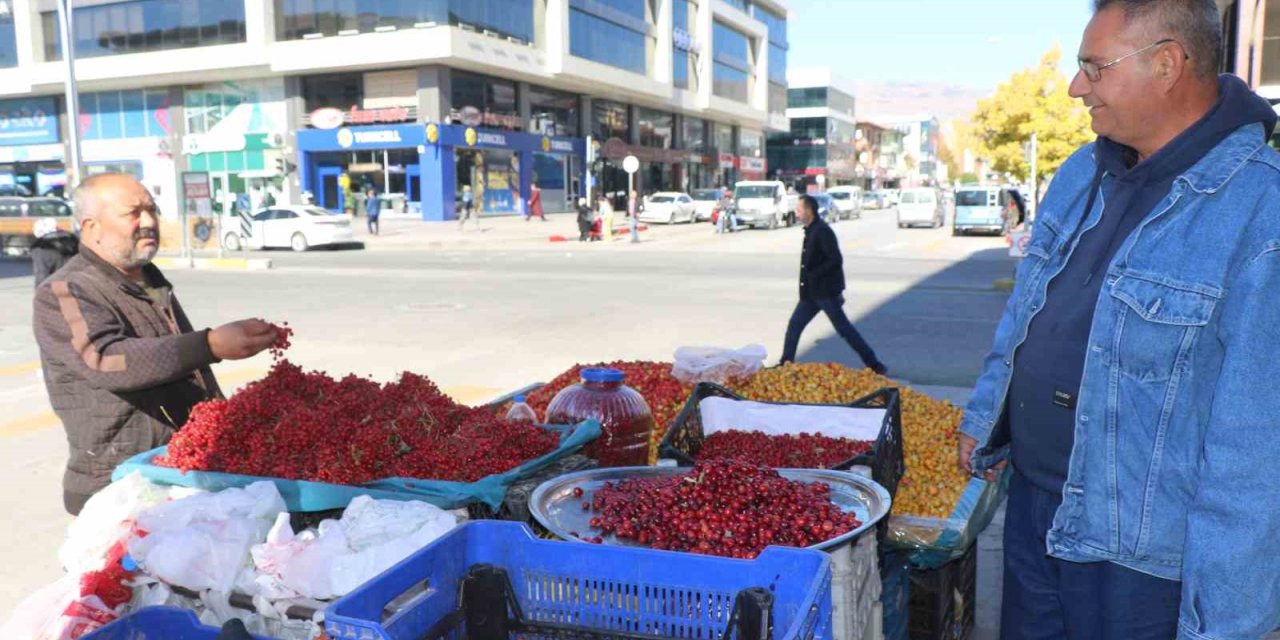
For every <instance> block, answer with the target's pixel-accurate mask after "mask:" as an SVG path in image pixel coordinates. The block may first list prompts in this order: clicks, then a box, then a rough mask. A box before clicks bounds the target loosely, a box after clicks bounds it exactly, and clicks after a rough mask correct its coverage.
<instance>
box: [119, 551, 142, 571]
mask: <svg viewBox="0 0 1280 640" xmlns="http://www.w3.org/2000/svg"><path fill="white" fill-rule="evenodd" d="M120 568H121V569H124V570H125V571H129V572H133V571H137V570H138V563H137V562H136V561H134V559H133V556H131V555H129V554H127V553H126V554H125V555H124V557H122V558H120Z"/></svg>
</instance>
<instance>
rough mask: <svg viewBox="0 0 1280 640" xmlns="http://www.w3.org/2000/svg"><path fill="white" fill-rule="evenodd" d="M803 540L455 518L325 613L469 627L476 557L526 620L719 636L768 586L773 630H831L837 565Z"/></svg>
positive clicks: (341, 632)
mask: <svg viewBox="0 0 1280 640" xmlns="http://www.w3.org/2000/svg"><path fill="white" fill-rule="evenodd" d="M830 562H831V561H830V560H829V559H828V558H827V555H826V554H824V553H821V552H818V551H812V550H808V549H789V548H782V547H769V548H767V549H765V550H764V552H763V553H761V554H760V556H759V557H757V558H756V559H755V560H733V559H727V558H718V557H713V556H703V555H693V554H684V553H674V552H668V551H654V550H649V549H639V548H630V547H614V546H604V545H584V544H581V543H577V542H558V541H549V540H538V539H536V538H534V536H533V532H532V531H530V529H529V528H528V527H527V526H526V525H524V524H522V523H515V522H502V521H478V522H471V523H469V524H467V525H466V526H463V527H459V528H457V529H454V530H453V531H452V532H450V533H449V534H447V535H445V536H443V537H441V538H440V539H438V540H436V541H435V542H433V543H431V544H430V545H428V546H427V547H425V548H423V549H422V550H421V551H419V552H418V553H416V554H414V555H413V556H411V557H409V558H408V559H406V560H404V561H403V562H401V563H400V564H398V565H396V566H395V567H392V568H391V569H390V570H388V571H387V572H385V573H383V574H382V575H380V576H378V577H377V578H375V579H373V580H372V581H370V582H369V583H368V584H366V585H364V586H362V587H361V588H359V589H357V590H356V591H354V592H352V593H351V594H349V595H347V596H346V597H345V598H343V599H341V600H339V601H338V602H336V603H334V604H333V605H331V606H330V607H329V608H328V610H327V611H326V613H325V630H326V632H327V633H328V635H329V636H330V637H332V638H335V639H336V640H341V639H345V638H356V639H360V640H365V639H368V640H375V639H381V640H424V639H425V640H434V639H435V638H444V639H450V640H461V639H463V638H466V637H467V635H466V629H465V628H462V625H461V623H456V624H455V622H453V621H451V618H454V617H455V616H454V614H455V613H456V612H457V611H458V609H459V606H458V603H459V595H460V593H459V592H460V588H459V586H460V584H461V581H462V579H463V577H464V576H465V575H466V573H467V572H468V570H469V569H470V568H471V567H472V566H474V565H478V564H490V565H494V566H496V567H499V568H502V569H505V570H506V572H507V574H508V576H509V578H510V581H511V584H512V587H513V590H514V592H515V600H516V601H517V602H518V604H519V608H520V611H521V613H522V614H523V615H524V617H525V619H526V620H532V621H537V622H546V623H562V624H572V625H579V626H584V627H589V628H591V629H592V630H599V631H601V632H610V631H611V632H614V633H630V634H652V635H653V636H659V637H666V638H707V639H717V638H720V636H721V634H722V633H723V632H724V630H725V628H726V627H727V626H728V624H729V618H730V614H731V610H732V609H733V605H734V600H735V597H736V596H737V595H738V592H739V591H742V590H744V589H747V588H750V587H763V588H765V589H767V590H769V591H770V592H772V594H773V607H772V622H773V629H774V633H773V638H774V639H775V640H826V639H828V638H830V637H831V566H830Z"/></svg>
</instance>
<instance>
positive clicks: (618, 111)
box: [591, 100, 631, 143]
mask: <svg viewBox="0 0 1280 640" xmlns="http://www.w3.org/2000/svg"><path fill="white" fill-rule="evenodd" d="M591 134H592V135H594V136H595V137H596V138H598V139H600V140H608V139H609V138H618V139H620V140H622V141H623V142H627V143H630V142H631V127H630V125H629V123H628V121H627V105H625V104H621V103H617V102H609V101H608V100H593V101H592V102H591Z"/></svg>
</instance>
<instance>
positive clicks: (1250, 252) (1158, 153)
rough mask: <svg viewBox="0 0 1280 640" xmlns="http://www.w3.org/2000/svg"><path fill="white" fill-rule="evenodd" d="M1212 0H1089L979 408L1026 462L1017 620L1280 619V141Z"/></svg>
mask: <svg viewBox="0 0 1280 640" xmlns="http://www.w3.org/2000/svg"><path fill="white" fill-rule="evenodd" d="M1221 33H1222V22H1221V17H1220V14H1219V12H1218V8H1217V4H1216V3H1215V2H1214V0H1162V1H1161V2H1151V1H1150V0H1095V2H1094V14H1093V18H1092V19H1091V20H1090V21H1089V24H1088V26H1087V27H1086V28H1085V31H1084V37H1083V39H1082V40H1081V44H1080V51H1079V67H1080V70H1079V71H1078V72H1077V73H1076V75H1075V77H1074V79H1073V80H1072V81H1071V85H1070V87H1069V92H1070V94H1071V96H1072V97H1075V98H1079V99H1081V100H1082V101H1083V102H1084V105H1085V106H1086V107H1088V108H1089V114H1090V118H1091V120H1092V127H1093V131H1094V132H1095V133H1096V134H1097V135H1098V137H1097V140H1096V141H1095V142H1092V143H1090V144H1087V145H1085V146H1084V147H1082V148H1081V149H1079V150H1078V151H1076V152H1075V153H1074V154H1073V155H1072V156H1071V157H1070V158H1068V159H1067V160H1066V162H1065V163H1063V164H1062V166H1061V167H1060V168H1059V169H1058V172H1057V174H1056V176H1055V177H1054V179H1053V182H1052V184H1051V185H1050V186H1049V190H1048V192H1047V193H1046V194H1045V197H1044V200H1043V205H1042V206H1040V207H1039V208H1038V209H1039V219H1038V220H1036V224H1035V233H1034V235H1033V236H1032V239H1031V244H1030V247H1029V249H1028V251H1027V258H1026V259H1025V260H1024V261H1023V262H1022V263H1021V265H1020V267H1019V270H1018V275H1017V286H1016V288H1015V289H1014V291H1013V294H1012V296H1011V297H1010V298H1009V304H1008V306H1007V307H1006V308H1005V310H1004V314H1003V316H1002V317H1001V319H1000V323H999V326H998V328H997V330H996V334H995V340H994V344H993V346H992V349H991V352H990V354H989V355H988V356H987V357H986V359H985V360H984V365H983V371H982V374H981V375H980V377H979V378H978V382H977V385H976V386H975V388H974V390H973V394H972V395H971V397H970V399H969V403H968V407H967V408H966V409H965V412H964V420H963V421H962V423H961V427H960V428H961V435H960V436H959V446H958V452H957V453H958V462H959V464H960V466H961V468H963V469H965V470H966V471H967V472H969V473H973V474H976V475H979V476H984V477H987V478H989V479H995V478H996V476H997V472H998V471H999V470H1000V469H1001V468H1002V467H1003V466H1005V465H1006V463H1007V462H1009V461H1011V462H1012V467H1013V471H1012V478H1011V479H1010V484H1009V503H1008V507H1007V509H1008V510H1007V512H1006V516H1005V529H1004V604H1003V607H1002V614H1001V618H1002V620H1001V634H1002V638H1006V639H1015V638H1046V639H1059V638H1061V639H1070V640H1075V639H1083V638H1089V639H1094V638H1099V639H1103V640H1108V639H1121V638H1123V639H1124V640H1148V639H1156V638H1160V639H1162V640H1163V639H1169V638H1175V637H1176V638H1178V640H1204V639H1207V638H1261V637H1263V636H1264V635H1267V634H1268V633H1269V632H1270V631H1271V630H1272V629H1274V628H1275V627H1276V626H1277V623H1280V584H1278V583H1277V576H1280V554H1277V553H1276V549H1275V543H1274V539H1275V532H1276V531H1277V530H1280V509H1277V508H1276V499H1277V493H1276V492H1277V487H1280V465H1278V464H1276V458H1277V456H1280V395H1278V394H1276V393H1275V392H1274V391H1273V390H1272V389H1271V388H1270V382H1271V381H1274V380H1276V379H1278V378H1280V359H1277V358H1276V356H1275V354H1276V353H1277V352H1280V331H1278V330H1277V327H1280V304H1277V303H1276V301H1277V299H1280V252H1277V251H1276V248H1277V238H1280V154H1277V153H1276V151H1274V150H1273V149H1272V148H1271V147H1270V146H1269V145H1268V144H1267V142H1268V141H1269V140H1270V139H1271V136H1272V134H1273V133H1274V131H1275V127H1276V113H1275V111H1273V109H1272V107H1271V105H1270V104H1269V103H1268V101H1267V100H1266V99H1264V98H1262V97H1260V96H1259V95H1258V94H1256V93H1254V92H1253V91H1252V90H1250V89H1249V87H1248V86H1247V85H1246V84H1245V83H1244V82H1243V81H1241V80H1240V79H1238V78H1237V77H1236V76H1233V75H1218V70H1219V68H1220V65H1221V52H1222V50H1223V48H1222V37H1221V35H1220V34H1221Z"/></svg>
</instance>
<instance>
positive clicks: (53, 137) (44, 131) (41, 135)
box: [0, 98, 58, 144]
mask: <svg viewBox="0 0 1280 640" xmlns="http://www.w3.org/2000/svg"><path fill="white" fill-rule="evenodd" d="M57 141H58V117H57V108H56V106H55V105H54V102H53V99H52V98H22V99H17V100H3V101H0V144H47V143H52V142H57Z"/></svg>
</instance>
